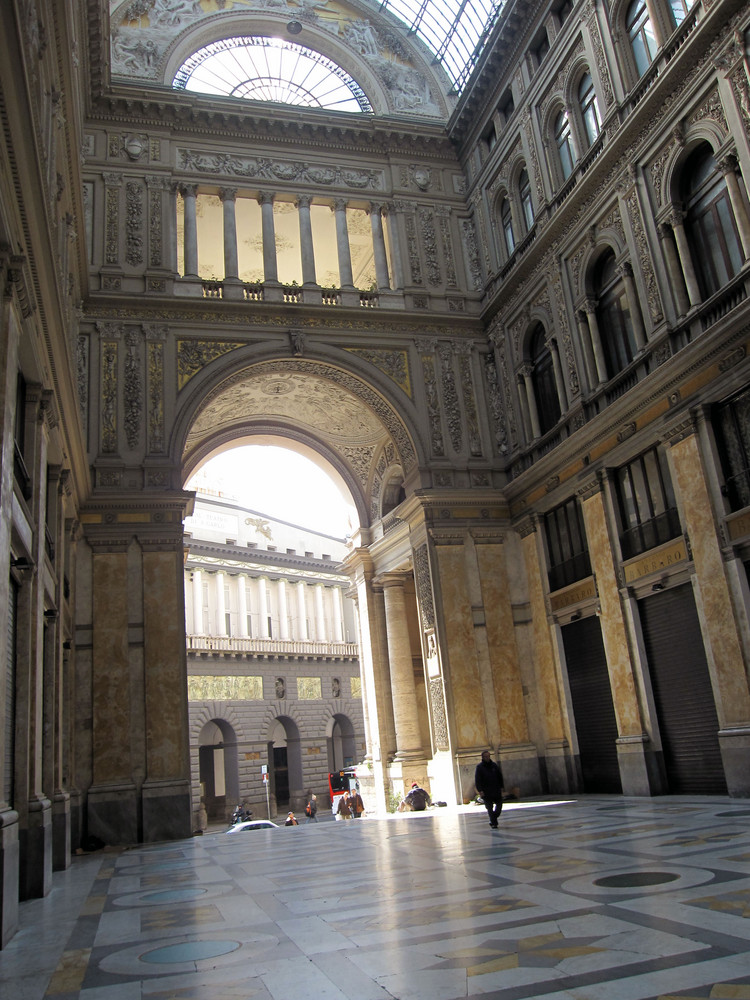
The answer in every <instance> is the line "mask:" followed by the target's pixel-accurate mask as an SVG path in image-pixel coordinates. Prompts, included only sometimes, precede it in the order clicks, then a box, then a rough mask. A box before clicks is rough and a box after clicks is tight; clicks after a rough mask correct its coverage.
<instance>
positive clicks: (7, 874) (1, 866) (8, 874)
mask: <svg viewBox="0 0 750 1000" xmlns="http://www.w3.org/2000/svg"><path fill="white" fill-rule="evenodd" d="M18 832H19V831H18V813H17V812H15V811H14V810H13V809H5V810H4V811H2V812H0V948H4V947H5V945H6V944H7V943H8V941H10V939H11V938H12V937H13V935H14V934H15V933H16V931H17V930H18V865H19V859H20V847H19V843H18Z"/></svg>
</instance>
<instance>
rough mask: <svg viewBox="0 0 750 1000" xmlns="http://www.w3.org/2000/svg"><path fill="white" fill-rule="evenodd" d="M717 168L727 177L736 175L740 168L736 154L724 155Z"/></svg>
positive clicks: (718, 161) (717, 163)
mask: <svg viewBox="0 0 750 1000" xmlns="http://www.w3.org/2000/svg"><path fill="white" fill-rule="evenodd" d="M716 166H717V167H718V168H719V170H721V172H722V174H724V175H725V176H726V175H727V174H734V173H736V172H737V167H738V162H737V156H736V155H735V154H734V153H724V155H723V156H722V157H721V158H720V159H718V160H717V161H716Z"/></svg>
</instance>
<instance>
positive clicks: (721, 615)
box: [670, 417, 750, 796]
mask: <svg viewBox="0 0 750 1000" xmlns="http://www.w3.org/2000/svg"><path fill="white" fill-rule="evenodd" d="M700 419H703V418H702V417H701V418H700ZM671 444H672V447H671V449H670V460H671V465H672V470H673V472H674V477H673V478H674V484H675V487H676V490H677V495H678V501H679V504H680V512H681V514H682V518H683V523H684V526H685V530H686V532H687V535H688V537H689V539H690V544H691V549H692V556H693V564H694V566H695V576H696V588H697V592H698V593H697V596H698V598H699V599H698V601H697V604H698V608H699V615H700V623H701V631H702V632H703V640H704V645H705V647H706V656H707V659H708V664H709V669H710V672H711V682H712V688H713V692H714V698H715V700H716V711H717V715H718V718H719V726H720V729H719V745H720V747H721V755H722V759H723V761H724V771H725V774H726V779H727V788H728V791H729V794H730V795H738V796H748V795H750V690H749V688H748V675H747V670H746V665H745V659H744V656H743V646H742V629H743V627H744V626H743V622H744V621H745V609H744V607H739V608H738V607H736V605H735V601H734V599H733V593H732V589H731V587H730V585H729V580H728V578H727V569H726V564H725V556H724V551H723V544H724V543H723V539H722V538H721V537H720V536H719V534H718V532H717V521H716V515H715V511H714V508H713V504H712V501H711V494H710V492H709V488H708V483H707V476H706V463H705V462H704V459H703V454H702V450H701V444H700V440H699V438H698V434H697V428H696V427H695V426H694V425H693V424H692V422H691V423H689V424H688V423H687V421H686V422H685V423H684V424H683V425H681V426H680V427H679V428H677V429H676V433H673V435H671ZM709 461H710V460H709Z"/></svg>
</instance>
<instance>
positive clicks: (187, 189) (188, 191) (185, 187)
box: [177, 181, 198, 198]
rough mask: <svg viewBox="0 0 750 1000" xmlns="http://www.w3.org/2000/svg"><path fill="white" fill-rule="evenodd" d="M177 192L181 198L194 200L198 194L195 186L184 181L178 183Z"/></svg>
mask: <svg viewBox="0 0 750 1000" xmlns="http://www.w3.org/2000/svg"><path fill="white" fill-rule="evenodd" d="M177 190H178V191H179V192H180V194H181V195H182V197H183V198H195V196H196V195H197V194H198V185H197V184H186V183H184V181H179V182H178V184H177Z"/></svg>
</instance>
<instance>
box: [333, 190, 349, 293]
mask: <svg viewBox="0 0 750 1000" xmlns="http://www.w3.org/2000/svg"><path fill="white" fill-rule="evenodd" d="M346 205H347V202H346V199H345V198H337V199H336V200H335V201H334V203H333V212H334V217H335V220H336V250H337V253H338V260H339V284H340V285H341V287H342V288H354V275H353V273H352V254H351V247H350V246H349V229H348V226H347V222H346Z"/></svg>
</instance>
